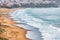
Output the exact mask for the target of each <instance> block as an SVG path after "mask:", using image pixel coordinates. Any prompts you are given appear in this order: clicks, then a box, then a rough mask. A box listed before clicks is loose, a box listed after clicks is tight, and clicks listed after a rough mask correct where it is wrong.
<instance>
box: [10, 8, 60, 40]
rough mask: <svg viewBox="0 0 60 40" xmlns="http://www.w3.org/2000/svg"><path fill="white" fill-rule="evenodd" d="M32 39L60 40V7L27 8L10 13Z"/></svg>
mask: <svg viewBox="0 0 60 40" xmlns="http://www.w3.org/2000/svg"><path fill="white" fill-rule="evenodd" d="M10 16H11V18H13V20H14V21H16V22H17V23H18V24H14V25H17V26H19V27H22V28H24V29H27V30H30V31H28V32H27V34H26V37H27V38H29V39H31V40H60V8H26V9H18V10H15V11H14V12H13V13H11V14H10Z"/></svg>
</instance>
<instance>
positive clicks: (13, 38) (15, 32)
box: [0, 8, 29, 40]
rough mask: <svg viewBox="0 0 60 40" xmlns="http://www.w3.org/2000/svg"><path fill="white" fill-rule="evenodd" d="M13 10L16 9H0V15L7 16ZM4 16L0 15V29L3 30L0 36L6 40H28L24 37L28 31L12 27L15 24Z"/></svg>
mask: <svg viewBox="0 0 60 40" xmlns="http://www.w3.org/2000/svg"><path fill="white" fill-rule="evenodd" d="M14 10H16V9H7V8H0V14H4V15H5V14H6V15H7V14H8V13H10V12H13V11H14ZM4 15H0V28H2V29H4V30H5V32H3V33H2V34H0V36H1V37H4V38H7V39H8V40H29V39H28V38H27V37H26V33H27V31H28V30H26V29H24V28H21V27H18V26H16V25H14V24H16V22H14V21H13V19H11V18H9V17H6V16H4Z"/></svg>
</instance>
